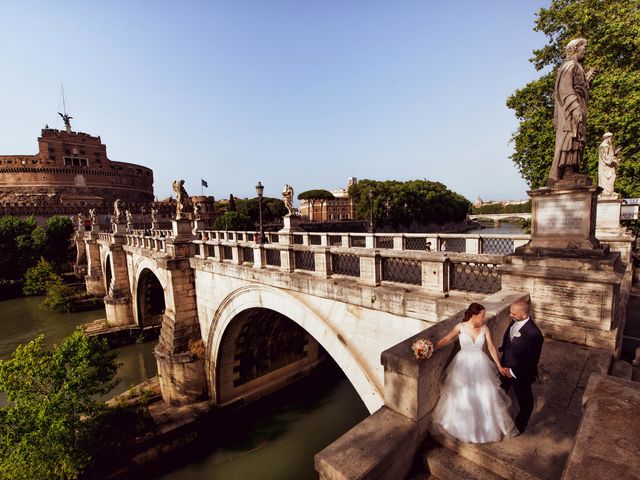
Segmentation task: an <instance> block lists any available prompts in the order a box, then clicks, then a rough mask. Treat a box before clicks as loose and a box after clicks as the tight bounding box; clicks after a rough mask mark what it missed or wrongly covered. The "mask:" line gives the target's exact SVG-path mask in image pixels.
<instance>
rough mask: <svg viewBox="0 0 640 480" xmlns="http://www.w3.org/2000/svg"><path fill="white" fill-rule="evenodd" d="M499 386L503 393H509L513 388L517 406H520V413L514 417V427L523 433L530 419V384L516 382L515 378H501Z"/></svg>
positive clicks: (531, 402) (531, 408)
mask: <svg viewBox="0 0 640 480" xmlns="http://www.w3.org/2000/svg"><path fill="white" fill-rule="evenodd" d="M500 386H501V387H502V389H503V390H504V391H505V392H507V391H509V388H510V387H513V391H514V392H515V394H516V398H517V399H518V405H519V406H520V411H519V412H518V415H517V416H516V427H518V430H520V431H521V432H524V431H525V429H526V428H527V424H528V423H529V418H531V413H532V412H533V391H532V390H531V383H530V382H527V381H524V380H518V379H517V378H505V377H502V384H501V385H500Z"/></svg>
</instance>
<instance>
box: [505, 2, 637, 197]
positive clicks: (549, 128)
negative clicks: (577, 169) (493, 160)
mask: <svg viewBox="0 0 640 480" xmlns="http://www.w3.org/2000/svg"><path fill="white" fill-rule="evenodd" d="M534 30H536V31H540V32H543V33H544V34H545V35H546V36H547V38H548V42H547V45H545V46H544V47H542V48H541V49H539V50H534V52H533V53H534V56H533V58H532V59H531V62H532V63H533V64H534V65H535V67H536V69H537V70H542V69H545V68H547V69H548V71H547V72H546V73H545V74H544V75H542V76H541V77H540V78H538V79H537V80H534V81H532V82H530V83H528V84H527V85H526V86H525V87H524V88H522V89H518V90H516V91H515V92H514V93H513V94H512V95H511V96H510V97H509V98H508V99H507V106H508V107H509V108H511V109H513V110H514V112H515V115H516V117H517V118H518V120H519V122H520V125H519V127H518V130H517V131H516V132H515V133H514V134H513V137H512V141H513V142H514V145H515V151H514V153H513V155H512V156H511V159H512V160H513V162H514V163H515V164H516V166H517V167H518V169H519V171H520V173H521V175H522V177H523V178H524V179H525V180H526V181H527V183H528V184H529V186H530V187H531V188H538V187H541V186H543V185H544V184H545V180H546V178H547V175H548V173H549V168H550V166H551V162H552V160H553V154H554V148H555V133H554V128H553V105H554V102H553V89H554V84H555V75H556V70H557V67H558V66H559V65H560V63H561V62H562V59H563V58H564V56H565V55H564V47H565V46H566V44H567V43H568V42H569V41H570V40H572V39H573V38H578V37H584V38H586V39H588V41H589V45H588V48H587V58H586V64H585V70H587V69H588V68H591V67H595V68H596V69H597V70H598V75H597V76H596V78H595V79H594V80H593V81H592V83H591V88H590V93H589V97H590V98H589V104H588V120H587V145H586V146H585V150H584V162H585V164H586V171H587V173H588V174H589V175H590V176H591V178H592V179H593V180H594V181H595V182H597V169H598V145H599V144H600V142H601V141H602V135H603V134H604V133H605V132H607V131H610V132H612V133H613V134H614V143H615V144H616V146H617V147H621V148H622V150H621V153H620V158H622V159H623V161H622V163H621V164H620V165H619V167H618V180H617V182H616V191H618V192H620V193H621V194H622V195H623V196H625V197H639V196H640V142H639V140H638V139H640V117H638V115H637V112H638V111H640V69H639V68H638V66H639V65H640V3H639V2H638V0H609V1H606V2H604V1H602V0H553V1H552V3H551V6H550V7H549V8H546V9H545V8H542V9H540V11H539V12H538V17H537V20H536V22H535V28H534Z"/></svg>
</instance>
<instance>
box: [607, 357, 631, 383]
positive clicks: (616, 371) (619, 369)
mask: <svg viewBox="0 0 640 480" xmlns="http://www.w3.org/2000/svg"><path fill="white" fill-rule="evenodd" d="M609 375H611V376H612V377H618V378H624V379H625V380H631V377H632V376H633V366H632V365H631V364H630V363H629V362H625V361H624V360H616V361H614V362H613V363H612V364H611V371H610V372H609Z"/></svg>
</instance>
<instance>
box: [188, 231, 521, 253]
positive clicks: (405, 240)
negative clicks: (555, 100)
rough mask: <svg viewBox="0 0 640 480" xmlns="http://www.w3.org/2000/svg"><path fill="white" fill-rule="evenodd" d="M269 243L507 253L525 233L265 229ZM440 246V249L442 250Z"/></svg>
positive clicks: (206, 234) (206, 235)
mask: <svg viewBox="0 0 640 480" xmlns="http://www.w3.org/2000/svg"><path fill="white" fill-rule="evenodd" d="M196 235H197V238H198V240H202V241H207V240H226V241H238V242H249V243H256V240H257V239H258V232H255V231H239V232H235V231H220V230H198V231H197V232H196ZM265 236H266V237H267V240H268V242H269V243H270V244H274V243H275V244H285V245H289V244H293V245H311V246H322V247H326V246H330V247H343V248H376V249H380V250H407V251H425V250H426V245H427V242H430V243H431V249H432V251H442V250H444V251H446V252H456V253H487V254H493V255H508V254H510V253H513V251H514V250H515V248H516V247H519V246H521V245H524V244H525V243H527V242H528V241H529V239H530V236H529V235H480V234H453V233H438V234H429V233H375V234H371V233H308V232H294V233H279V232H265ZM443 246H444V249H443Z"/></svg>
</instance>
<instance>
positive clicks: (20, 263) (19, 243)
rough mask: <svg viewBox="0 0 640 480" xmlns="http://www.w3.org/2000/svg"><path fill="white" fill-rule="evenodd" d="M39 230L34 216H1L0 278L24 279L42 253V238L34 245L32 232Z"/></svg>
mask: <svg viewBox="0 0 640 480" xmlns="http://www.w3.org/2000/svg"><path fill="white" fill-rule="evenodd" d="M34 231H36V232H37V231H38V230H37V223H36V220H35V219H34V218H33V217H30V218H28V219H26V220H21V219H19V218H17V217H13V216H2V217H0V252H2V255H0V279H2V280H10V281H18V280H22V278H23V277H24V274H25V272H26V271H27V269H28V268H29V267H31V266H32V265H34V264H35V263H36V261H37V259H38V258H39V257H40V254H41V253H42V252H41V251H40V249H41V246H42V241H41V240H42V239H38V241H37V242H36V244H35V245H34V243H33V239H32V233H33V232H34Z"/></svg>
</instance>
